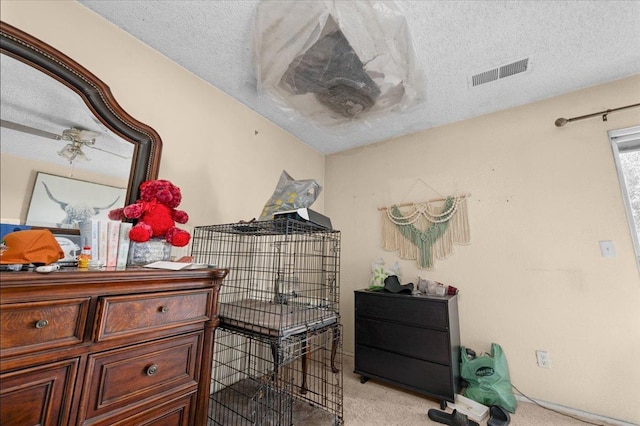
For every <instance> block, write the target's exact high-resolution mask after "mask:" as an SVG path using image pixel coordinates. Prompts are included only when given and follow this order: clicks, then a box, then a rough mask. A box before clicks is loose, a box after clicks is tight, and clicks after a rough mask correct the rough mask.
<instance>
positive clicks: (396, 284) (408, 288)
mask: <svg viewBox="0 0 640 426" xmlns="http://www.w3.org/2000/svg"><path fill="white" fill-rule="evenodd" d="M384 289H385V290H387V291H389V292H391V293H409V294H411V293H412V292H413V283H409V284H405V285H401V284H400V281H399V280H398V276H397V275H389V276H388V277H387V278H385V279H384Z"/></svg>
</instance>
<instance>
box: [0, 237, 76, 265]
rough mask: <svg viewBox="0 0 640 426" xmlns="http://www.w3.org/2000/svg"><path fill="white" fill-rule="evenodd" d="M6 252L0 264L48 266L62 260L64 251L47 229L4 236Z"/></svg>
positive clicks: (0, 259)
mask: <svg viewBox="0 0 640 426" xmlns="http://www.w3.org/2000/svg"><path fill="white" fill-rule="evenodd" d="M4 242H5V245H6V246H7V251H5V252H4V253H2V257H1V258H0V263H2V264H13V263H15V264H18V263H44V264H45V265H48V264H50V263H53V262H57V261H58V260H60V259H62V258H64V251H62V248H61V247H60V244H58V241H56V239H55V237H54V236H53V234H52V233H51V231H49V230H48V229H29V230H24V231H16V232H11V233H9V234H7V235H5V236H4Z"/></svg>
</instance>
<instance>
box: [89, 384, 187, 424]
mask: <svg viewBox="0 0 640 426" xmlns="http://www.w3.org/2000/svg"><path fill="white" fill-rule="evenodd" d="M196 395H197V393H195V392H192V393H191V394H189V395H187V396H182V397H179V398H175V399H172V400H171V401H169V402H166V403H164V404H159V405H155V404H153V405H152V406H151V407H149V408H147V409H145V410H142V411H141V412H139V413H136V414H131V413H130V412H128V411H126V412H121V413H119V414H118V416H114V417H109V418H105V419H100V421H97V422H91V426H143V425H144V426H188V425H192V424H194V422H193V416H192V415H191V407H193V406H194V405H195V398H196Z"/></svg>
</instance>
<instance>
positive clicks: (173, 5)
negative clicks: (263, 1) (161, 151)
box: [79, 0, 640, 153]
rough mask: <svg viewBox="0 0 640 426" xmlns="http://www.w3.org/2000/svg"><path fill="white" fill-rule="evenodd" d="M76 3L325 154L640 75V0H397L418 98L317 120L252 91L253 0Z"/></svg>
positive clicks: (83, 0) (97, 0) (93, 0)
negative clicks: (367, 114) (486, 77)
mask: <svg viewBox="0 0 640 426" xmlns="http://www.w3.org/2000/svg"><path fill="white" fill-rule="evenodd" d="M269 1H270V2H271V3H275V2H274V1H272V0H269ZM79 2H80V3H81V4H83V5H84V6H86V7H88V8H89V9H91V10H93V11H95V12H96V13H97V14H99V15H101V16H103V17H104V18H105V19H107V20H109V21H111V22H112V23H114V24H115V25H117V26H118V27H120V28H122V29H123V30H125V31H127V32H128V33H130V34H132V35H133V36H134V37H136V38H138V39H139V40H141V41H142V42H144V43H146V44H147V45H149V46H151V47H152V48H154V49H155V50H157V51H159V52H161V53H162V54H164V55H165V56H167V57H168V58H170V59H172V60H174V61H175V62H176V63H178V64H180V65H181V66H183V67H184V68H186V69H187V70H189V71H191V72H193V73H194V74H195V75H197V76H199V77H201V78H202V79H204V80H206V81H208V82H210V83H211V84H212V85H214V86H216V87H217V88H219V89H221V90H222V91H224V92H226V93H228V94H229V95H231V96H233V97H234V98H236V99H237V100H238V101H240V102H242V103H244V104H246V105H247V106H249V107H250V108H252V109H253V110H255V111H257V112H258V113H260V114H261V115H263V116H265V117H266V118H268V119H269V120H271V121H272V122H274V123H276V124H277V125H279V126H280V127H282V128H283V129H285V130H287V131H288V132H290V133H291V134H293V135H295V136H296V137H298V138H299V139H300V140H301V141H303V142H304V143H306V144H308V145H310V146H312V147H314V148H315V149H317V150H318V151H321V152H323V153H335V152H339V151H343V150H347V149H350V148H354V147H357V146H361V145H366V144H370V143H374V142H378V141H381V140H385V139H389V138H392V137H394V136H398V135H403V134H408V133H413V132H415V131H418V130H422V129H427V128H430V127H435V126H439V125H443V124H447V123H452V122H456V121H460V120H464V119H468V118H471V117H476V116H480V115H484V114H488V113H491V112H495V111H499V110H504V109H508V108H512V107H515V106H518V105H523V104H527V103H531V102H534V101H538V100H542V99H545V98H549V97H552V96H557V95H560V94H563V93H567V92H571V91H574V90H578V89H581V88H585V87H589V86H593V85H597V84H602V83H605V82H608V81H612V80H616V79H620V78H623V77H626V76H630V75H633V74H638V73H640V25H638V18H639V17H640V1H611V0H604V1H597V0H592V1H499V0H492V1H402V0H398V1H396V2H395V4H396V5H397V7H398V8H399V9H400V11H401V12H402V14H403V15H404V16H405V17H406V20H407V23H408V28H409V31H410V37H411V40H412V43H413V47H414V51H415V64H416V65H415V66H416V70H417V72H418V73H420V74H421V75H422V78H423V80H422V81H423V83H422V88H423V91H422V93H423V94H424V96H423V97H422V98H421V100H420V101H419V102H417V103H415V104H414V105H413V106H412V107H410V108H407V109H405V110H403V111H400V112H389V113H386V114H384V115H383V116H380V117H377V118H375V119H368V120H362V121H357V120H356V121H353V122H351V123H349V124H346V125H341V126H338V127H336V126H333V127H327V126H320V127H318V126H317V125H316V124H315V123H314V122H312V121H309V120H307V119H305V118H303V117H302V116H299V115H296V114H291V113H290V112H287V111H286V110H284V109H283V108H280V107H279V106H278V104H277V103H276V102H274V100H273V99H271V98H270V97H268V96H259V95H258V93H257V90H256V78H255V74H254V67H253V59H252V44H253V37H254V35H255V34H254V17H255V11H256V7H257V5H258V3H259V2H258V1H252V0H242V1H231V0H228V1H211V0H202V1H195V0H186V1H178V0H168V1H166V0H165V1H163V0H135V1H102V0H79ZM373 3H375V2H373ZM301 19H303V18H301ZM524 58H529V69H528V71H527V72H524V73H521V74H517V75H513V76H511V77H508V78H504V79H500V80H497V81H493V82H490V83H487V84H483V85H480V86H477V87H471V86H470V84H469V79H470V77H471V76H472V75H475V74H478V73H481V72H483V71H486V70H489V69H492V68H494V67H498V66H501V65H504V64H507V63H511V62H513V61H517V60H520V59H524ZM639 96H640V94H639ZM618 106H620V105H603V106H602V107H603V108H615V107H618ZM590 112H595V111H581V113H585V114H587V113H590ZM550 124H552V123H550Z"/></svg>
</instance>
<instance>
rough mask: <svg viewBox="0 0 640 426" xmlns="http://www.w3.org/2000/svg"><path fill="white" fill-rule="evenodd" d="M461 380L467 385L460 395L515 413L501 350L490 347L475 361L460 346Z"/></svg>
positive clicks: (514, 402) (498, 346) (493, 345)
mask: <svg viewBox="0 0 640 426" xmlns="http://www.w3.org/2000/svg"><path fill="white" fill-rule="evenodd" d="M460 352H461V359H462V368H461V371H460V374H461V375H462V379H463V380H466V381H467V382H469V386H468V387H467V389H466V390H465V392H464V396H466V397H467V398H469V399H472V400H474V401H476V402H479V403H480V404H484V405H487V406H491V405H499V406H500V407H502V408H504V409H505V410H507V411H509V412H511V413H515V412H516V398H515V396H514V395H513V391H512V390H511V379H510V378H509V366H508V365H507V358H506V357H505V356H504V352H503V351H502V348H501V347H500V345H498V344H497V343H492V344H491V353H490V354H483V355H481V356H478V357H476V358H472V357H469V356H468V355H467V350H466V348H465V347H464V346H462V347H460Z"/></svg>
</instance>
